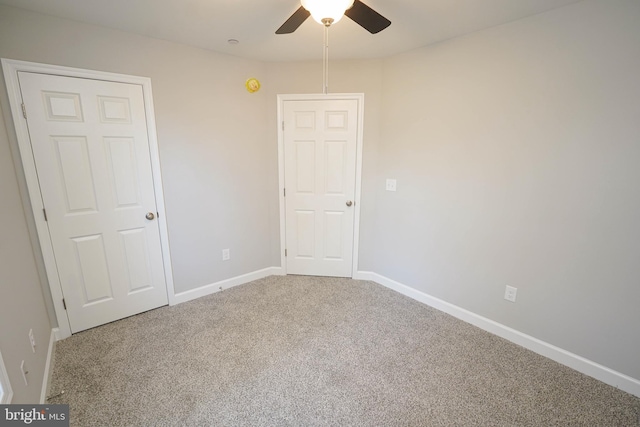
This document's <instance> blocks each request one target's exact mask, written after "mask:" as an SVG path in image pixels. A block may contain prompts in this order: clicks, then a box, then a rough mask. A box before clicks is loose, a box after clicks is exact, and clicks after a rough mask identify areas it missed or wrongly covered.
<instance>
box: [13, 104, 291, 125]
mask: <svg viewBox="0 0 640 427" xmlns="http://www.w3.org/2000/svg"><path fill="white" fill-rule="evenodd" d="M22 106H23V108H24V104H22ZM25 117H26V116H25ZM282 130H284V121H283V122H282Z"/></svg>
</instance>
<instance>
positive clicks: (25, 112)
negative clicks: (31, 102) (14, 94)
mask: <svg viewBox="0 0 640 427" xmlns="http://www.w3.org/2000/svg"><path fill="white" fill-rule="evenodd" d="M22 115H23V116H24V118H25V119H26V118H27V107H25V106H24V102H23V103H22Z"/></svg>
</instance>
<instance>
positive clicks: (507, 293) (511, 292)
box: [504, 286, 518, 302]
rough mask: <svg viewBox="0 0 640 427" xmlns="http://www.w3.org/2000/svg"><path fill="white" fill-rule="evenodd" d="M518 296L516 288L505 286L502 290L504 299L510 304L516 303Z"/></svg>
mask: <svg viewBox="0 0 640 427" xmlns="http://www.w3.org/2000/svg"><path fill="white" fill-rule="evenodd" d="M517 294H518V288H514V287H513V286H507V287H506V288H505V290H504V299H506V300H507V301H511V302H516V295H517Z"/></svg>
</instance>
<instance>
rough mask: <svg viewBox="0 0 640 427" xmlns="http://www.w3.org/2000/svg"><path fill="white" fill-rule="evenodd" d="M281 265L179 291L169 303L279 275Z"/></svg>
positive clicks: (184, 300) (180, 301) (185, 300)
mask: <svg viewBox="0 0 640 427" xmlns="http://www.w3.org/2000/svg"><path fill="white" fill-rule="evenodd" d="M282 274H284V273H283V269H282V267H269V268H264V269H262V270H258V271H254V272H251V273H247V274H243V275H241V276H236V277H232V278H230V279H226V280H221V281H219V282H216V283H211V284H210V285H204V286H200V287H199V288H195V289H190V290H188V291H184V292H180V293H177V294H175V295H174V297H173V298H172V301H171V303H170V305H175V304H180V303H183V302H187V301H191V300H194V299H196V298H200V297H204V296H206V295H210V294H214V293H216V292H220V291H221V290H223V289H229V288H232V287H234V286H238V285H243V284H245V283H249V282H252V281H254V280H258V279H262V278H264V277H267V276H276V275H277V276H279V275H282Z"/></svg>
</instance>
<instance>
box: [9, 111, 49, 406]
mask: <svg viewBox="0 0 640 427" xmlns="http://www.w3.org/2000/svg"><path fill="white" fill-rule="evenodd" d="M1 113H2V110H1V109H0V114H1ZM0 201H1V202H0V292H1V295H2V296H1V297H0V350H1V351H2V358H3V359H4V364H5V367H6V369H7V374H8V375H9V381H10V382H11V388H12V389H13V393H14V395H13V401H12V402H13V403H29V402H39V400H40V392H41V390H42V381H43V378H44V367H45V362H46V358H47V349H48V347H49V338H50V335H51V324H50V323H49V318H48V316H47V309H46V307H45V304H44V300H43V297H42V292H41V288H40V278H39V277H38V272H37V268H36V263H35V259H34V251H33V249H32V246H31V242H30V239H29V232H28V230H27V222H26V218H25V214H24V210H23V208H22V202H21V200H20V193H19V192H18V182H17V179H16V172H15V169H14V167H13V162H12V156H11V152H10V151H9V145H8V144H7V131H6V129H5V127H4V123H3V122H2V120H0ZM29 329H33V335H34V338H35V340H36V352H35V353H33V351H32V350H31V344H30V343H29ZM22 360H24V361H25V366H26V368H27V369H28V371H29V375H28V379H29V385H28V386H25V384H24V381H23V380H22V374H21V372H20V362H21V361H22Z"/></svg>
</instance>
